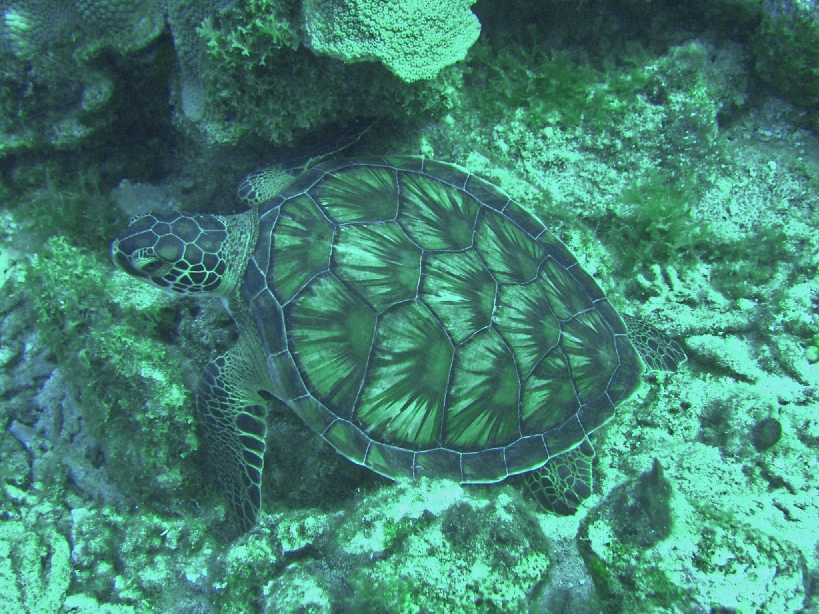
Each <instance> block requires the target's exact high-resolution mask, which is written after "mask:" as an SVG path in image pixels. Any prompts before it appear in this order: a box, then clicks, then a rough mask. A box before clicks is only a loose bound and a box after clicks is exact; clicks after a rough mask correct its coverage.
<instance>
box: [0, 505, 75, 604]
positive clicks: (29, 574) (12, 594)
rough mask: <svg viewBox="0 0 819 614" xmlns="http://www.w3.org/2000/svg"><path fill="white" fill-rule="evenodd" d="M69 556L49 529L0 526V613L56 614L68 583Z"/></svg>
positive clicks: (59, 537) (12, 523) (63, 542)
mask: <svg viewBox="0 0 819 614" xmlns="http://www.w3.org/2000/svg"><path fill="white" fill-rule="evenodd" d="M69 552H70V550H69V546H68V541H66V539H65V537H63V536H62V535H60V534H59V533H58V532H57V531H56V529H54V528H53V527H51V526H48V527H44V528H42V529H41V530H39V531H35V530H32V528H31V527H27V526H26V524H25V523H23V522H20V521H17V520H5V521H3V522H0V612H9V613H11V612H20V613H21V614H22V613H25V614H34V613H40V612H58V611H59V610H60V606H61V605H62V603H63V599H65V595H66V591H67V590H68V585H69V582H70V581H71V565H70V562H69Z"/></svg>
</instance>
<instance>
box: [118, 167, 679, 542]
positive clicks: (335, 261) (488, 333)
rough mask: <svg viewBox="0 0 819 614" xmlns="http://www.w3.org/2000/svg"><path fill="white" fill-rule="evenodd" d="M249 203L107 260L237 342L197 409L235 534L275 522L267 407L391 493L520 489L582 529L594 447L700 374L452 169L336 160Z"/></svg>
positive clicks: (132, 232)
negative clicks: (397, 488)
mask: <svg viewBox="0 0 819 614" xmlns="http://www.w3.org/2000/svg"><path fill="white" fill-rule="evenodd" d="M239 195H240V197H241V198H242V199H243V200H244V201H245V202H247V203H248V204H249V205H250V209H249V210H248V211H247V212H245V213H240V214H238V215H231V216H220V215H182V214H179V213H153V214H148V215H143V216H142V217H139V218H137V219H136V220H134V221H133V222H132V223H131V224H130V226H129V228H128V230H127V231H126V233H125V234H124V235H123V236H122V237H120V238H119V239H117V240H115V241H114V242H113V244H112V258H113V261H114V262H115V263H116V264H117V265H118V266H119V267H121V268H122V269H124V270H125V271H126V272H128V273H130V274H131V275H133V276H135V277H138V278H140V279H143V280H145V281H148V282H150V283H152V284H154V285H156V286H159V287H161V288H167V289H170V290H172V291H175V292H179V293H181V294H210V295H215V296H219V297H222V299H224V303H225V305H226V307H227V309H228V311H229V312H230V314H231V316H232V317H233V319H234V320H235V322H236V324H237V327H238V330H239V338H238V341H237V343H236V344H235V345H234V347H232V348H231V349H230V350H228V351H227V352H226V353H225V354H224V355H222V356H219V357H218V358H216V359H214V360H213V361H212V362H210V363H209V364H208V365H207V366H206V367H205V369H204V371H203V373H202V376H201V380H200V384H199V389H198V392H197V401H196V403H197V422H198V425H199V427H200V430H201V433H202V435H203V441H204V444H205V445H206V449H207V454H208V457H209V459H210V461H211V463H212V465H213V467H214V469H215V471H216V473H217V477H218V479H219V482H220V484H221V486H222V487H223V489H224V491H225V493H226V495H227V500H228V503H229V511H230V515H231V517H232V519H233V521H234V522H235V524H236V527H237V528H238V529H239V530H240V531H245V530H247V529H249V528H251V527H252V526H253V525H254V524H255V522H256V519H257V515H258V513H259V509H260V506H261V484H262V469H263V465H264V454H265V436H266V432H267V423H266V417H267V412H268V407H269V406H270V401H271V397H275V398H278V399H280V400H281V401H283V402H284V403H286V404H287V405H288V406H289V407H290V408H291V409H292V410H293V411H294V412H295V413H296V414H297V415H298V416H299V417H300V418H301V419H302V420H304V422H305V423H307V425H308V426H309V427H310V428H312V429H313V430H314V431H315V432H316V433H318V434H319V435H321V437H323V438H324V439H325V440H326V441H327V442H328V443H329V444H330V445H332V446H333V447H334V448H335V449H336V450H337V451H338V452H339V453H341V454H342V455H344V456H346V457H347V458H348V459H350V460H351V461H353V462H355V463H358V464H360V465H364V466H366V467H368V468H370V469H372V470H373V471H376V472H377V473H380V474H382V475H384V476H387V477H389V478H392V479H396V480H399V479H411V478H418V477H420V476H431V477H442V478H450V479H452V480H455V481H457V482H461V483H491V482H499V481H501V480H503V479H505V478H506V477H508V476H512V475H515V474H525V476H526V483H527V484H528V485H529V487H530V489H531V490H532V492H533V493H534V495H535V497H536V498H537V500H538V501H539V502H540V503H541V504H543V505H544V506H546V507H549V508H551V509H553V510H555V511H558V512H561V513H570V512H571V511H573V510H574V509H575V508H576V507H577V506H578V505H579V504H580V502H581V501H582V500H583V499H584V498H586V497H588V496H589V495H590V493H591V460H592V457H593V455H594V451H593V448H592V446H591V444H590V442H589V435H591V434H592V433H593V432H594V431H596V430H597V429H599V428H600V427H601V426H603V425H604V424H606V423H607V422H608V421H609V420H610V419H611V418H612V416H613V415H614V410H615V406H616V405H617V404H618V403H620V402H621V401H623V400H624V399H626V398H627V397H628V396H629V395H630V394H631V393H632V392H633V391H634V390H635V388H636V387H637V385H638V382H639V380H640V376H641V374H642V372H643V370H644V366H647V367H648V368H650V369H662V370H670V371H674V370H676V369H677V368H678V367H679V365H680V364H681V363H682V362H684V361H685V360H686V357H685V353H684V352H683V350H682V349H681V348H680V346H679V345H677V343H675V342H674V341H673V340H671V339H670V338H668V337H666V336H665V335H663V334H662V333H660V332H658V331H656V330H655V329H653V328H651V327H649V326H647V325H645V324H642V323H640V322H639V321H638V320H636V319H634V318H632V317H626V316H623V315H619V314H618V313H617V312H616V311H615V310H614V309H613V308H612V306H611V305H610V303H609V301H608V300H607V299H606V297H605V295H604V294H603V292H602V291H601V289H600V287H599V286H598V285H597V284H596V283H595V281H594V280H593V279H592V278H591V277H590V276H589V275H588V274H587V273H586V272H585V271H584V270H583V269H582V268H581V267H580V265H579V264H578V262H577V260H576V259H575V258H574V256H573V255H572V254H571V253H570V252H569V250H568V249H567V248H566V246H565V245H563V243H561V242H560V241H559V240H558V239H557V238H556V237H554V236H553V235H552V234H551V233H550V232H549V231H548V230H547V229H546V227H545V225H544V224H543V223H542V222H541V221H540V220H539V219H537V218H536V217H534V216H533V215H532V214H530V213H528V212H527V211H525V210H524V209H523V208H522V207H520V206H519V205H518V204H517V203H516V202H514V201H512V200H511V199H510V198H509V197H508V196H507V195H506V194H504V193H503V192H502V191H501V190H500V188H498V187H496V186H494V185H492V184H491V183H488V182H487V181H485V180H483V179H480V178H478V177H477V176H475V175H473V174H471V173H469V172H468V171H467V170H465V169H463V168H461V167H458V166H455V165H453V164H446V163H442V162H437V161H433V160H429V159H424V158H419V157H387V158H375V159H348V160H343V161H326V162H322V163H320V164H317V165H315V166H313V167H312V168H310V169H308V170H306V171H305V172H303V173H302V174H301V175H300V176H298V177H297V178H296V179H292V178H290V177H286V176H284V175H283V174H281V173H277V172H263V173H258V174H255V175H251V176H250V177H248V178H247V179H246V180H245V181H244V182H243V183H242V184H241V185H240V187H239ZM640 356H642V361H641V358H640Z"/></svg>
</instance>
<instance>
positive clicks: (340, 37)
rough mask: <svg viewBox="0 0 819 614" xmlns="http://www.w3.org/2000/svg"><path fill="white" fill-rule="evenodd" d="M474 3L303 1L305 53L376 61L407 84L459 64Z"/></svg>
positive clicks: (468, 41)
mask: <svg viewBox="0 0 819 614" xmlns="http://www.w3.org/2000/svg"><path fill="white" fill-rule="evenodd" d="M473 2H474V0H305V1H304V4H303V11H304V22H305V26H306V28H307V33H308V38H309V45H310V48H311V49H312V50H313V51H314V52H316V53H320V54H325V55H329V56H332V57H335V58H337V59H340V60H343V61H345V62H356V61H365V60H380V61H381V62H382V63H383V64H384V65H385V66H386V67H387V68H389V69H390V70H391V71H392V72H394V73H395V74H396V75H398V76H399V77H400V78H401V79H403V80H404V81H407V82H413V81H418V80H419V79H430V78H432V77H434V76H435V75H437V74H438V72H439V71H440V70H441V69H442V68H445V67H447V66H449V65H451V64H454V63H455V62H458V61H460V60H463V59H464V57H465V56H466V52H467V51H468V50H469V48H470V47H471V46H472V44H473V43H474V42H475V41H476V40H477V39H478V34H480V31H481V24H480V23H479V22H478V19H477V17H475V15H474V14H473V13H472V11H471V10H470V9H469V7H470V5H471V4H472V3H473Z"/></svg>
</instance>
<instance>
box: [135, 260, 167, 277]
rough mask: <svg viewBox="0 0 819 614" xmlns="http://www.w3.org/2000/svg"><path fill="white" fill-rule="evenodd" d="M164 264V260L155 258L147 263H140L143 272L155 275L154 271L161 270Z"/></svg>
mask: <svg viewBox="0 0 819 614" xmlns="http://www.w3.org/2000/svg"><path fill="white" fill-rule="evenodd" d="M163 264H164V262H162V261H161V260H154V261H152V262H146V263H145V264H140V265H139V270H140V271H142V272H143V273H145V274H147V275H153V274H154V273H156V272H157V271H159V270H160V269H161V268H162V265H163Z"/></svg>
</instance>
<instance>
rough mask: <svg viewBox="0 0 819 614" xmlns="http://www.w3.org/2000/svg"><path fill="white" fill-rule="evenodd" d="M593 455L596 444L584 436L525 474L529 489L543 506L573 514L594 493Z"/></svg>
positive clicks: (568, 514) (567, 514)
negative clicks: (576, 444)
mask: <svg viewBox="0 0 819 614" xmlns="http://www.w3.org/2000/svg"><path fill="white" fill-rule="evenodd" d="M593 459H594V448H593V447H592V445H591V443H589V440H588V439H584V440H583V442H582V443H581V444H580V445H579V446H577V447H576V448H574V449H573V450H569V451H568V452H564V453H563V454H561V455H560V456H557V457H556V458H553V459H551V460H550V461H549V462H548V463H546V464H545V465H543V467H541V468H540V469H535V470H534V471H529V472H528V473H525V474H524V476H523V477H524V479H525V481H526V486H528V487H529V491H530V492H531V493H532V495H533V496H534V498H535V499H536V500H537V502H538V503H540V505H541V506H542V507H543V508H544V509H546V510H551V511H553V512H554V513H556V514H560V515H561V516H571V515H572V514H574V513H575V512H576V511H577V508H578V507H579V506H580V504H581V503H583V501H584V500H585V499H587V498H588V497H589V496H590V495H591V493H592V460H593Z"/></svg>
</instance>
